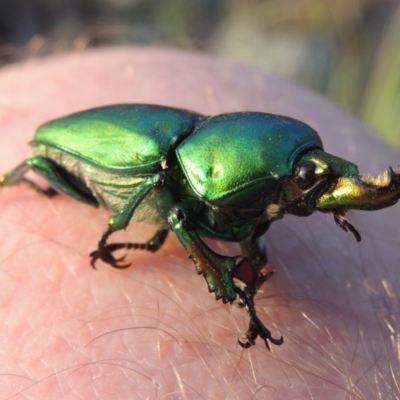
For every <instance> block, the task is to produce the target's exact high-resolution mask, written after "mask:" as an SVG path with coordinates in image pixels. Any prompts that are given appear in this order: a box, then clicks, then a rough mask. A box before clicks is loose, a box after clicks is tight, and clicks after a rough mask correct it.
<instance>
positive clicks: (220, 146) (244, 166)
mask: <svg viewBox="0 0 400 400" xmlns="http://www.w3.org/2000/svg"><path fill="white" fill-rule="evenodd" d="M31 145H32V148H33V157H32V158H29V159H27V160H25V161H24V162H23V163H22V164H20V165H19V166H17V167H16V168H15V169H13V170H12V171H10V172H9V173H7V174H5V175H4V176H2V177H1V178H0V185H1V186H13V185H16V184H19V183H25V184H28V185H30V186H31V187H33V188H34V189H36V190H38V191H39V192H41V193H43V194H45V195H47V196H53V195H54V194H56V193H58V192H62V193H65V194H67V195H69V196H71V197H73V198H75V199H76V200H79V201H81V202H84V203H87V204H90V205H92V206H95V207H102V208H105V209H107V210H110V211H111V212H112V213H113V216H112V217H111V218H110V220H109V226H108V229H107V230H106V231H105V232H104V233H103V235H102V236H101V238H100V240H99V242H98V247H97V250H95V251H93V252H92V253H91V254H90V256H91V264H92V266H93V267H94V266H95V262H96V261H97V260H101V261H103V262H105V263H107V264H110V265H111V266H113V267H115V268H126V267H128V266H129V264H124V262H123V258H122V259H116V258H115V257H114V255H113V253H114V252H115V251H117V250H120V249H141V250H148V251H151V252H155V251H157V250H158V249H159V248H160V247H161V246H162V245H163V243H164V242H165V240H166V238H167V235H168V232H169V231H170V230H172V231H174V232H175V234H176V236H177V237H178V239H179V241H180V242H181V243H182V245H183V246H184V247H185V249H186V251H187V252H188V255H189V257H190V258H191V259H192V260H193V262H194V264H195V266H196V271H197V273H198V274H202V275H203V276H204V278H205V279H206V282H207V285H208V289H209V291H210V292H214V293H215V297H216V299H217V300H218V299H221V300H222V301H223V302H224V303H232V302H233V301H234V300H235V299H236V298H239V300H240V303H241V305H243V306H244V307H245V308H246V310H247V312H248V314H249V317H250V323H249V328H248V330H247V333H246V340H245V341H244V342H241V341H239V343H240V345H241V346H242V347H244V348H248V347H250V346H251V345H254V344H255V340H256V339H257V337H260V338H261V339H262V340H263V341H264V342H265V344H266V346H267V347H268V348H270V345H269V342H271V343H273V344H275V345H280V344H282V343H283V337H280V338H279V339H276V338H274V337H273V336H272V334H271V332H270V331H269V330H268V329H267V328H266V327H265V326H264V324H263V323H262V322H261V321H260V319H259V318H258V316H257V313H256V310H255V304H254V296H255V294H256V293H257V291H258V289H259V288H260V286H261V285H262V284H263V283H264V282H265V281H266V280H267V279H268V278H270V277H271V275H272V272H269V271H268V266H267V255H266V251H265V247H264V245H263V241H262V239H261V238H262V235H263V234H264V233H265V232H266V231H267V230H268V228H269V226H270V224H271V222H273V221H274V220H276V219H279V218H282V217H283V216H284V215H285V214H293V215H297V216H308V215H311V214H312V213H313V212H314V211H321V212H323V213H330V214H332V215H333V218H334V221H335V222H336V224H337V225H338V226H340V227H341V228H342V229H344V230H345V231H347V232H351V233H353V234H354V236H355V238H356V239H357V241H360V240H361V236H360V234H359V233H358V232H357V230H356V229H355V228H354V227H353V225H351V224H350V223H349V222H348V221H347V219H346V216H345V214H346V211H347V210H348V209H360V210H377V209H380V208H385V207H389V206H391V205H393V204H395V203H396V202H397V201H398V199H399V198H400V170H396V171H394V170H393V169H392V168H390V167H389V168H388V169H387V171H386V172H384V173H382V174H380V175H375V176H371V175H368V176H360V175H359V172H358V168H357V166H356V165H354V164H352V163H350V162H348V161H345V160H343V159H340V158H338V157H335V156H333V155H331V154H329V153H326V152H325V151H324V150H323V145H322V141H321V139H320V137H319V135H318V134H317V132H316V131H315V130H313V129H312V128H311V127H309V126H308V125H306V124H304V123H303V122H300V121H297V120H295V119H292V118H289V117H284V116H279V115H273V114H265V113H261V112H236V113H229V114H222V115H217V116H211V117H209V116H203V115H200V114H198V113H195V112H190V111H186V110H181V109H176V108H170V107H164V106H158V105H148V104H121V105H112V106H106V107H100V108H95V109H91V110H87V111H83V112H79V113H76V114H72V115H69V116H66V117H63V118H60V119H56V120H54V121H50V122H48V123H46V124H44V125H42V126H40V127H39V128H38V130H37V132H36V134H35V137H34V139H33V141H32V142H31ZM28 170H33V171H34V172H36V173H37V174H39V175H41V176H42V177H44V178H45V179H46V180H47V181H48V183H49V185H50V188H48V189H42V188H40V187H39V186H38V185H37V184H36V183H35V182H34V181H31V180H29V179H28V178H26V177H25V174H26V172H28ZM132 220H133V221H137V222H146V223H151V224H154V225H157V226H158V230H157V232H156V234H155V235H154V236H153V237H152V238H151V239H150V240H149V241H148V242H146V243H108V239H109V237H110V235H111V234H112V233H113V232H115V231H118V230H121V229H125V228H126V227H127V226H128V225H129V223H130V221H132ZM202 237H208V238H214V239H222V240H227V241H233V242H238V243H239V244H240V248H241V252H242V254H241V255H239V256H235V257H228V256H222V255H220V254H217V253H216V252H214V251H213V250H211V249H210V248H209V247H208V246H207V245H206V244H205V243H204V242H203V240H202V239H201V238H202Z"/></svg>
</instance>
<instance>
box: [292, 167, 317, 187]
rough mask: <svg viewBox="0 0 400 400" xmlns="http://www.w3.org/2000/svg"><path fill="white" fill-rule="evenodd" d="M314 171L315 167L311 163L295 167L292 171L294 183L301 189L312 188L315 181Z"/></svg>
mask: <svg viewBox="0 0 400 400" xmlns="http://www.w3.org/2000/svg"><path fill="white" fill-rule="evenodd" d="M316 169H317V166H316V165H315V164H314V163H313V162H311V161H305V162H303V163H301V164H299V165H297V166H296V167H295V170H294V176H295V180H296V183H297V184H298V185H299V186H300V187H301V188H302V189H308V188H310V187H311V186H313V185H314V183H315V181H316V174H315V171H316Z"/></svg>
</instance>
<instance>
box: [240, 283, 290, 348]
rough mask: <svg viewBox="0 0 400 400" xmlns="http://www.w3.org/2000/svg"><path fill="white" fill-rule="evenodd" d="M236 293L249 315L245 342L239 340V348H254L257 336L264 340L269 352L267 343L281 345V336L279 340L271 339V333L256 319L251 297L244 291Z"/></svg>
mask: <svg viewBox="0 0 400 400" xmlns="http://www.w3.org/2000/svg"><path fill="white" fill-rule="evenodd" d="M236 292H237V294H238V295H239V297H240V299H241V300H242V302H243V304H244V305H245V307H246V310H247V312H248V313H249V315H250V323H249V329H248V330H247V332H246V338H247V341H246V342H242V341H240V340H239V344H240V346H242V347H243V348H244V349H248V348H249V347H250V346H254V345H255V341H256V339H257V336H260V338H261V339H262V340H264V342H265V345H266V346H267V348H268V350H271V348H270V346H269V342H271V343H272V344H275V345H278V346H280V345H281V344H283V336H281V337H280V339H275V338H274V337H272V334H271V331H270V330H269V329H267V328H266V327H265V325H264V324H263V323H262V322H261V320H260V319H259V318H258V316H257V313H256V309H255V307H254V299H253V296H249V295H247V294H246V293H245V291H243V290H241V289H239V288H236Z"/></svg>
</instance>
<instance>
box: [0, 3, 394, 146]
mask: <svg viewBox="0 0 400 400" xmlns="http://www.w3.org/2000/svg"><path fill="white" fill-rule="evenodd" d="M121 44H136V45H167V46H174V47H178V48H183V49H189V50H199V51H203V52H206V53H208V54H213V55H216V56H222V57H226V58H230V59H234V60H238V61H241V62H243V63H246V64H250V65H253V66H255V67H258V68H260V69H262V70H264V71H268V72H270V73H273V74H275V75H279V76H281V77H284V78H288V79H291V80H293V81H296V82H298V83H300V84H302V85H305V86H308V87H309V88H311V89H314V90H317V91H319V92H321V93H323V94H324V95H326V96H327V97H329V98H331V99H332V100H333V101H335V102H337V103H339V104H340V105H341V106H342V107H343V108H346V109H347V110H349V111H350V112H352V113H354V114H356V115H358V116H359V117H360V118H361V119H362V120H363V121H365V123H366V124H367V125H369V126H370V127H371V128H373V129H374V130H375V131H376V132H377V133H378V134H380V135H381V136H382V137H383V138H384V139H385V140H386V141H387V142H388V143H389V144H391V145H392V146H393V147H395V148H397V150H400V1H399V0H334V1H332V0H0V68H1V67H3V66H4V65H7V64H9V63H13V62H18V61H21V60H24V59H27V58H32V57H41V56H44V55H48V54H57V53H63V52H68V51H82V50H84V49H87V48H91V47H96V46H104V45H121Z"/></svg>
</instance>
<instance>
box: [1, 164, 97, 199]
mask: <svg viewBox="0 0 400 400" xmlns="http://www.w3.org/2000/svg"><path fill="white" fill-rule="evenodd" d="M29 170H32V171H34V172H36V173H37V174H38V175H41V176H42V177H43V178H44V179H46V180H47V181H48V182H49V183H50V185H51V186H52V187H51V188H48V189H42V188H41V187H39V186H38V185H37V184H36V183H35V182H33V181H31V180H29V179H27V178H25V176H24V175H25V174H26V173H27V172H28V171H29ZM70 178H71V176H70V174H69V173H68V172H67V171H65V170H64V169H63V168H61V167H60V166H59V165H57V164H56V163H55V162H53V161H51V160H49V159H47V158H45V157H42V156H37V157H33V158H29V159H28V160H25V161H24V162H23V163H22V164H20V165H18V167H16V168H14V169H13V170H12V171H10V172H9V173H8V174H6V175H3V176H2V177H0V186H14V185H18V184H19V183H25V184H28V185H29V186H30V187H31V188H33V189H34V190H36V191H37V192H40V193H42V194H44V195H46V196H48V197H52V196H54V195H55V194H57V191H56V190H55V189H57V190H58V191H60V192H63V193H65V194H67V195H69V196H71V197H73V198H75V199H76V200H79V201H81V202H83V203H87V204H90V205H92V206H95V207H97V206H98V203H97V200H96V199H95V198H94V197H93V196H92V195H91V194H90V193H89V190H87V191H85V190H84V187H83V186H82V187H81V186H80V185H78V182H75V181H74V180H73V179H70ZM82 185H83V184H82ZM53 188H55V189H53Z"/></svg>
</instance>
